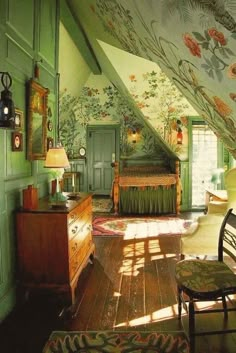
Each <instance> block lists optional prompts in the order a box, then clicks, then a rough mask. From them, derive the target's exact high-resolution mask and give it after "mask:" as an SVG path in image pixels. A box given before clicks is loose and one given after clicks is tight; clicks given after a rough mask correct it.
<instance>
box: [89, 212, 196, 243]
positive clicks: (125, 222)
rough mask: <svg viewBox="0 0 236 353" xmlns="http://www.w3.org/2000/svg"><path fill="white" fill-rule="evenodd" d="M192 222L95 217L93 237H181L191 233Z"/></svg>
mask: <svg viewBox="0 0 236 353" xmlns="http://www.w3.org/2000/svg"><path fill="white" fill-rule="evenodd" d="M192 225H193V221H192V220H185V219H181V218H178V217H145V218H144V217H95V218H94V219H93V235H95V236H97V235H102V236H106V235H117V236H118V235H122V236H123V237H124V238H125V239H134V238H147V237H152V236H161V235H182V234H188V233H191V231H192Z"/></svg>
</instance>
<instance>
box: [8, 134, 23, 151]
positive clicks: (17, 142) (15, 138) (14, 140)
mask: <svg viewBox="0 0 236 353" xmlns="http://www.w3.org/2000/svg"><path fill="white" fill-rule="evenodd" d="M11 147H12V151H15V152H17V151H23V135H22V133H21V132H15V131H14V132H12V135H11Z"/></svg>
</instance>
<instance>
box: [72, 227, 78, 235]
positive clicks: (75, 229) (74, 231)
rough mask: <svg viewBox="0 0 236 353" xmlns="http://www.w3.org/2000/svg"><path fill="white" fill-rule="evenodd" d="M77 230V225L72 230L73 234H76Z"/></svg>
mask: <svg viewBox="0 0 236 353" xmlns="http://www.w3.org/2000/svg"><path fill="white" fill-rule="evenodd" d="M77 231H78V226H75V228H74V229H72V231H71V232H72V233H73V234H76V232H77Z"/></svg>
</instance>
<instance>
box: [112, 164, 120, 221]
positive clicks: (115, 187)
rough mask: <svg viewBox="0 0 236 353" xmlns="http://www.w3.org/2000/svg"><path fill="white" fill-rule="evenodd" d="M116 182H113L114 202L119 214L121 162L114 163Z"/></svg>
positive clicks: (116, 212)
mask: <svg viewBox="0 0 236 353" xmlns="http://www.w3.org/2000/svg"><path fill="white" fill-rule="evenodd" d="M114 172H115V175H114V184H113V202H114V213H115V215H117V214H118V209H119V163H118V162H115V163H114Z"/></svg>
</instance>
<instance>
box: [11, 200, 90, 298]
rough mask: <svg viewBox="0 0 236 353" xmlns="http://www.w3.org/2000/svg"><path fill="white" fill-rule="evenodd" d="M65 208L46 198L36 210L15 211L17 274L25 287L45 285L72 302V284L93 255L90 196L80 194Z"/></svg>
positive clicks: (75, 283) (41, 286) (29, 288)
mask: <svg viewBox="0 0 236 353" xmlns="http://www.w3.org/2000/svg"><path fill="white" fill-rule="evenodd" d="M79 196H80V198H79V199H77V200H71V201H67V204H66V206H67V207H66V208H65V209H52V208H50V205H49V204H48V200H47V199H42V200H39V206H38V208H37V209H36V210H30V211H29V210H19V211H17V213H16V225H17V251H18V274H19V281H20V285H21V287H23V288H24V289H26V290H31V289H37V288H44V289H47V290H50V291H53V292H56V293H57V295H58V296H60V297H61V296H62V297H63V301H65V303H66V304H69V305H72V304H74V301H75V287H76V285H77V281H78V278H79V275H80V273H81V271H82V270H83V268H84V267H85V265H86V264H87V262H88V260H89V259H91V260H92V258H93V256H94V251H95V246H94V243H93V239H92V195H91V194H85V193H80V194H79Z"/></svg>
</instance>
